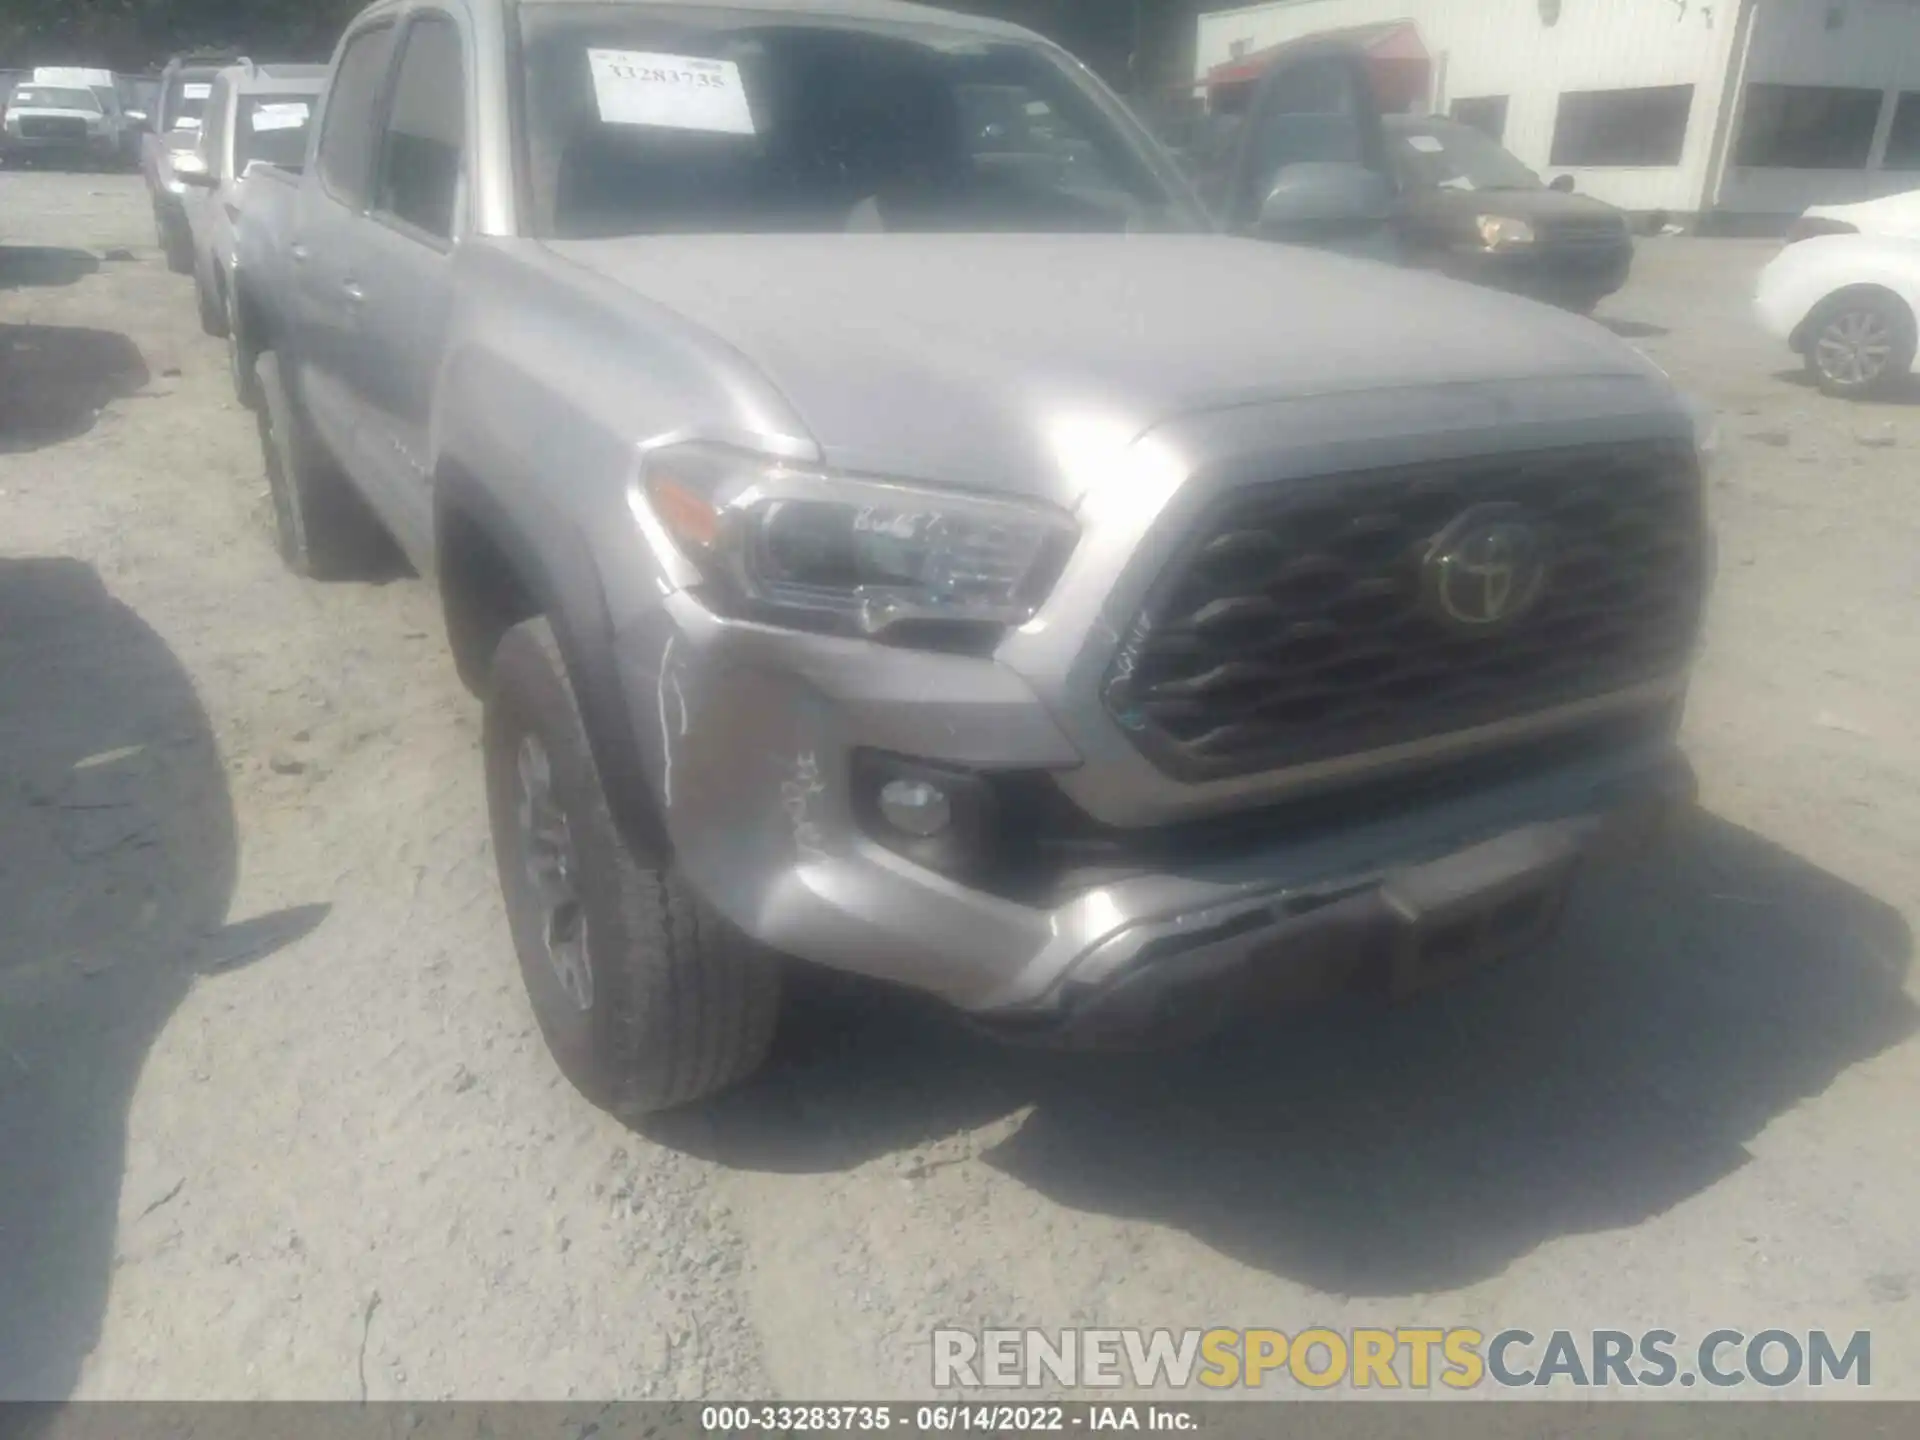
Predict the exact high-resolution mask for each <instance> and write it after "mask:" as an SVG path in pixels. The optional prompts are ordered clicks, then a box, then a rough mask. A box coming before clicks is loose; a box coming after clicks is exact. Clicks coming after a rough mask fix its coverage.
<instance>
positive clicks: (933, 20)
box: [512, 0, 1037, 40]
mask: <svg viewBox="0 0 1920 1440" xmlns="http://www.w3.org/2000/svg"><path fill="white" fill-rule="evenodd" d="M512 3H515V4H517V5H519V6H521V7H523V8H528V9H532V8H536V7H539V6H545V5H563V4H578V3H581V0H512ZM600 3H605V4H609V5H620V6H632V7H634V8H636V9H649V8H650V9H678V10H764V11H767V12H769V13H772V14H782V13H784V14H789V15H813V16H823V17H831V18H834V19H847V20H881V21H893V22H895V23H897V24H902V25H938V26H940V27H941V28H943V29H947V30H961V31H968V32H971V33H973V34H977V35H994V36H998V37H1000V38H1001V39H1006V40H1015V39H1018V40H1033V39H1035V38H1037V37H1036V36H1035V34H1034V32H1033V31H1031V30H1028V29H1026V28H1025V27H1024V26H1020V25H1015V24H1013V23H1012V22H1011V21H1008V20H993V19H989V18H988V17H986V16H984V15H966V14H962V13H961V12H959V11H957V10H942V9H940V8H938V7H937V6H933V5H916V4H912V3H910V0H600Z"/></svg>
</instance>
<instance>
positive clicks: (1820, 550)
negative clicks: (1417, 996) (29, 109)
mask: <svg viewBox="0 0 1920 1440" xmlns="http://www.w3.org/2000/svg"><path fill="white" fill-rule="evenodd" d="M0 241H4V243H5V244H6V245H7V246H10V247H29V246H37V247H44V248H41V249H23V248H12V249H8V250H4V251H0V1397H6V1398H21V1397H62V1396H67V1395H69V1394H71V1395H77V1396H83V1397H178V1398H199V1397H231V1398H243V1397H244V1398H253V1397H262V1398H264V1397H273V1398H344V1399H351V1398H356V1397H361V1396H369V1397H373V1398H382V1397H399V1396H405V1397H416V1398H437V1397H454V1396H458V1397H462V1398H467V1397H475V1398H478V1397H496V1398H512V1397H554V1398H558V1397H565V1396H573V1395H579V1396H605V1397H616V1396H618V1397H641V1396H678V1397H689V1398H691V1397H700V1396H724V1395H762V1396H772V1395H778V1396H786V1397H806V1396H813V1397H846V1396H852V1395H863V1396H899V1397H907V1396H914V1395H921V1394H925V1393H927V1392H928V1391H929V1390H930V1386H931V1377H930V1366H929V1339H928V1334H929V1331H930V1330H931V1329H932V1328H933V1327H934V1326H935V1325H937V1324H942V1323H958V1324H999V1325H1029V1324H1031V1325H1044V1326H1062V1325H1071V1324H1097V1325H1113V1326H1128V1325H1140V1326H1154V1327H1158V1326H1169V1327H1175V1328H1179V1327H1185V1326H1208V1325H1231V1326H1254V1325H1262V1326H1269V1325H1270V1326H1275V1327H1278V1328H1281V1329H1286V1330H1291V1329H1297V1328H1299V1327H1301V1326H1303V1325H1306V1324H1308V1323H1319V1324H1324V1325H1330V1326H1335V1327H1346V1326H1351V1325H1374V1324H1384V1325H1390V1326H1391V1325H1414V1324H1427V1325H1436V1326H1445V1325H1455V1324H1472V1325H1477V1326H1480V1327H1482V1328H1484V1329H1487V1330H1494V1329H1498V1328H1503V1327H1506V1326H1510V1325H1518V1326H1525V1327H1527V1328H1529V1329H1532V1330H1535V1331H1536V1332H1542V1333H1544V1332H1546V1331H1550V1330H1552V1329H1555V1328H1574V1329H1583V1328H1586V1327H1591V1326H1603V1325H1610V1326H1617V1327H1619V1328H1623V1329H1629V1330H1638V1329H1642V1328H1646V1327H1654V1326H1661V1327H1665V1328H1668V1329H1672V1330H1674V1331H1677V1332H1679V1333H1680V1334H1681V1335H1682V1336H1688V1337H1693V1338H1698V1337H1699V1336H1701V1335H1703V1334H1704V1333H1705V1332H1707V1331H1708V1330H1711V1329H1714V1328H1718V1327H1721V1326H1729V1327H1737V1328H1742V1329H1745V1330H1747V1331H1749V1332H1752V1331H1755V1330H1759V1329H1763V1328H1767V1327H1771V1326H1780V1327H1785V1328H1789V1329H1792V1328H1800V1329H1805V1328H1809V1327H1824V1328H1826V1329H1828V1330H1830V1331H1841V1332H1846V1331H1851V1330H1854V1329H1861V1328H1865V1329H1871V1330H1872V1332H1873V1335H1874V1341H1873V1365H1874V1368H1873V1382H1874V1390H1875V1393H1877V1394H1883V1395H1904V1396H1910V1397H1912V1396H1920V1318H1917V1317H1916V1304H1920V1302H1916V1300H1915V1299H1914V1291H1915V1289H1916V1286H1920V1225H1916V1224H1915V1223H1914V1209H1915V1201H1916V1199H1920V1185H1917V1184H1916V1180H1917V1179H1920V1150H1917V1149H1916V1147H1915V1145H1914V1143H1913V1116H1914V1101H1915V1097H1916V1096H1917V1095H1920V1045H1917V1044H1916V1042H1915V1039H1914V1032H1915V1019H1916V1009H1915V1005H1914V1002H1913V982H1912V980H1911V979H1910V977H1909V962H1910V959H1911V951H1912V943H1913V942H1912V929H1911V927H1912V926H1913V924H1914V922H1915V919H1916V916H1917V915H1920V704H1916V696H1917V694H1920V631H1917V630H1916V615H1920V606H1917V605H1916V603H1915V602H1916V600H1920V558H1916V557H1920V534H1916V531H1917V530H1920V520H1917V518H1916V517H1920V502H1917V500H1916V484H1917V483H1920V480H1917V479H1916V466H1915V459H1916V456H1917V455H1920V408H1909V407H1906V406H1902V405H1899V404H1888V405H1879V406H1847V405H1844V404H1840V403H1837V402H1832V401H1828V400H1825V399H1823V398H1822V397H1820V396H1819V395H1817V394H1815V393H1813V392H1811V391H1809V390H1808V389H1807V388H1805V387H1804V386H1803V385H1801V384H1799V383H1797V381H1796V380H1795V379H1794V378H1792V377H1791V376H1790V375H1786V374H1783V373H1782V372H1784V371H1786V370H1787V369H1788V357H1787V356H1785V355H1784V354H1783V353H1782V352H1781V351H1780V350H1779V348H1778V347H1777V346H1776V345H1774V344H1773V343H1772V342H1770V341H1769V340H1767V339H1766V338H1765V337H1763V336H1762V335H1760V334H1759V333H1758V331H1757V330H1756V329H1755V328H1754V327H1753V326H1752V324H1751V323H1750V321H1749V320H1748V318H1747V315H1746V297H1747V296H1748V294H1749V293H1750V290H1751V283H1752V277H1753V275H1754V272H1755V270H1756V269H1757V267H1758V266H1759V265H1760V264H1761V263H1762V261H1763V260H1764V258H1765V257H1766V255H1767V254H1768V253H1769V247H1767V246H1765V245H1762V244H1756V243H1752V242H1738V241H1724V242H1721V241H1714V242H1707V241H1695V240H1690V239H1664V240H1649V241H1646V242H1644V243H1643V245H1642V248H1641V253H1640V257H1639V262H1638V267H1637V274H1636V277H1635V279H1634V282H1633V284H1632V285H1631V287H1630V288H1629V289H1628V290H1627V291H1626V292H1625V293H1623V294H1622V295H1620V296H1618V297H1616V298H1615V299H1614V300H1613V301H1611V302H1609V304H1608V305H1606V306H1605V307H1603V310H1602V312H1601V313H1602V318H1603V319H1604V320H1605V321H1606V323H1608V324H1610V325H1612V326H1613V327H1614V328H1615V329H1616V331H1618V332H1619V333H1621V334H1623V335H1625V336H1627V337H1628V338H1629V339H1630V340H1631V341H1632V342H1633V343H1635V344H1637V345H1640V346H1642V347H1643V348H1644V349H1645V350H1646V351H1647V352H1648V353H1649V354H1651V355H1653V356H1654V357H1656V358H1657V359H1658V360H1659V361H1660V362H1661V363H1662V364H1663V365H1665V366H1666V367H1667V368H1668V369H1669V370H1670V371H1671V372H1672V373H1673V375H1674V376H1675V377H1676V379H1677V380H1678V381H1679V382H1680V383H1681V384H1682V385H1683V386H1685V387H1687V388H1688V389H1690V390H1692V391H1694V392H1695V393H1697V394H1699V395H1701V396H1702V397H1704V398H1705V399H1707V400H1709V401H1711V402H1712V403H1713V404H1714V406H1715V407H1716V408H1717V409H1718V411H1719V413H1720V415H1721V416H1722V419H1723V426H1724V436H1725V441H1724V446H1723V453H1724V460H1723V465H1722V468H1721V470H1720V472H1719V476H1718V478H1717V479H1716V480H1715V482H1714V490H1713V495H1712V503H1713V509H1714V515H1715V520H1716V522H1717V525H1718V528H1719V534H1720V559H1721V579H1720V586H1719V591H1718V595H1717V598H1716V601H1715V605H1714V610H1713V619H1712V624H1711V635H1710V639H1709V643H1708V645H1707V650H1706V655H1705V659H1704V662H1703V664H1702V666H1701V670H1700V676H1699V682H1698V685H1697V688H1696V691H1695V698H1694V702H1693V706H1692V710H1691V715H1690V720H1689V740H1690V747H1691V751H1692V754H1693V756H1694V757H1695V760H1696V762H1697V764H1698V766H1699V768H1700V771H1701V775H1702V779H1703V786H1704V802H1705V803H1704V809H1703V813H1702V814H1701V816H1700V818H1699V819H1698V821H1697V823H1695V824H1693V825H1691V826H1690V827H1688V828H1687V830H1686V831H1685V833H1683V834H1682V835H1680V836H1679V837H1677V838H1676V839H1675V841H1674V842H1673V844H1672V845H1671V846H1670V847H1668V848H1667V849H1665V850H1663V851H1662V852H1661V853H1659V854H1657V855H1653V856H1649V857H1648V858H1647V859H1646V861H1645V862H1644V863H1643V864H1641V865H1640V866H1638V867H1637V868H1635V869H1633V870H1631V871H1628V872H1623V873H1620V874H1616V875H1611V876H1607V877H1601V878H1596V879H1595V880H1593V881H1592V882H1591V883H1589V884H1588V885H1587V887H1586V889H1585V890H1584V892H1583V894H1582V895H1581V896H1580V898H1579V900H1578V902H1577V904H1576V907H1575V910H1574V914H1573V916H1572V919H1571V923H1570V925H1569V928H1568V933H1567V934H1566V936H1565V938H1564V940H1563V942H1562V943H1560V944H1559V945H1557V946H1556V948H1555V949H1554V951H1553V952H1552V953H1551V954H1548V955H1545V956H1542V957H1540V958H1539V959H1538V960H1537V961H1535V962H1531V963H1528V964H1526V965H1524V966H1521V967H1517V968H1514V969H1509V970H1506V971H1503V972H1501V973H1499V974H1497V975H1492V976H1487V977H1484V978H1483V979H1481V980H1479V981H1476V982H1474V983H1471V984H1469V985H1467V986H1464V987H1462V988H1460V989H1457V990H1454V991H1451V992H1448V993H1447V994H1445V995H1442V996H1439V997H1436V998H1434V999H1433V1000H1432V1001H1430V1002H1427V1003H1423V1004H1421V1005H1418V1006H1415V1007H1412V1008H1409V1009H1405V1010H1399V1011H1394V1012H1391V1013H1380V1012H1379V1011H1376V1010H1372V1009H1361V1008H1356V1009H1354V1010H1352V1011H1348V1010H1336V1011H1329V1012H1322V1013H1318V1014H1315V1015H1311V1016H1306V1017H1300V1018H1298V1019H1290V1020H1286V1021H1280V1022H1275V1023H1273V1024H1270V1025H1267V1026H1264V1027H1262V1028H1260V1029H1258V1030H1257V1031H1255V1032H1253V1033H1249V1034H1245V1035H1241V1036H1236V1037H1233V1038H1231V1039H1229V1040H1226V1041H1222V1042H1220V1043H1217V1044H1215V1045H1212V1046H1209V1047H1206V1048H1205V1049H1203V1050H1201V1051H1198V1052H1194V1053H1190V1054H1185V1055H1179V1056H1171V1057H1163V1058H1154V1059H1146V1060H1143V1059H1137V1058H1136V1059H1087V1058H1076V1057H1055V1056H1045V1055H1032V1054H1010V1053H1008V1052H1005V1051H1003V1050H1000V1049H998V1048H996V1047H994V1046H993V1045H991V1044H988V1043H985V1042H982V1041H979V1040H975V1039H973V1038H970V1037H969V1036H968V1035H967V1034H965V1033H964V1032H962V1031H961V1030H960V1029H959V1028H958V1027H957V1026H955V1025H954V1024H953V1023H951V1022H950V1021H949V1020H947V1019H946V1018H945V1017H943V1016H941V1015H939V1014H937V1013H934V1012H930V1011H928V1010H925V1009H923V1008H921V1007H919V1006H917V1005H914V1004H910V1003H906V1002H903V1001H900V1000H896V999H891V998H882V997H878V996H874V995H869V994H860V993H849V994H841V993H837V992H834V991H832V990H831V989H828V990H824V991H822V992H821V993H820V994H819V995H816V996H815V997H813V998H812V999H811V1000H810V1001H809V1002H808V1007H807V1013H806V1014H805V1015H804V1016H803V1019H802V1023H800V1024H798V1025H796V1026H795V1027H794V1030H793V1034H792V1036H791V1037H790V1038H789V1039H788V1040H786V1041H785V1042H784V1043H783V1047H782V1050H781V1053H780V1056H779V1058H778V1062H777V1064H776V1065H775V1067H774V1068H773V1069H772V1071H771V1072H770V1073H769V1074H768V1075H767V1076H766V1077H765V1078H764V1079H763V1080H762V1081H761V1082H759V1083H758V1084H756V1085H755V1086H753V1087H752V1088H750V1089H749V1090H747V1091H745V1092H744V1093H742V1094H739V1095H737V1096H735V1097H732V1098H730V1099H728V1100H727V1101H725V1102H724V1103H722V1104H720V1105H718V1106H716V1107H713V1108H712V1109H711V1110H709V1111H707V1112H704V1113H702V1114H700V1115H697V1116H692V1117H681V1118H676V1119H674V1120H672V1121H670V1122H666V1121H663V1122H660V1123H657V1124H655V1125H652V1126H650V1127H648V1128H647V1129H646V1130H645V1131H632V1130H628V1129H624V1128H622V1127H621V1126H619V1125H618V1124H616V1123H615V1122H614V1121H612V1120H610V1119H608V1118H607V1117H605V1116H604V1115H602V1114H600V1113H598V1112H597V1111H595V1110H593V1109H592V1108H590V1107H589V1106H588V1105H586V1104H585V1103H584V1102H583V1101H581V1100H580V1099H579V1098H578V1097H577V1096H576V1095H575V1094H574V1093H573V1092H572V1091H571V1090H570V1089H569V1088H568V1087H567V1086H566V1084H565V1083H564V1082H563V1081H562V1080H561V1079H560V1077H559V1075H558V1074H557V1072H556V1071H555V1069H554V1067H553V1066H552V1064H551V1063H550V1061H549V1060H548V1058H547V1055H546V1053H545V1051H544V1049H543V1047H542V1045H541V1043H540V1040H539V1038H538V1035H537V1034H536V1032H535V1030H534V1026H533V1021H532V1018H531V1015H530V1013H529V1011H528V1008H527V1005H526V1002H525V999H524V997H523V995H522V992H521V986H520V981H519V977H518V974H517V971H516V968H515V965H514V961H513V956H512V953H511V950H510V947H509V943H508V939H507V934H506V928H505V925H504V923H503V919H502V915H501V911H500V906H499V902H498V899H497V897H496V894H495V882H494V877H493V873H492V861H491V857H490V855H489V853H488V842H487V838H486V828H485V824H484V817H483V813H482V800H481V794H480V772H479V766H478V763H477V757H476V752H475V738H476V730H477V727H476V719H477V711H476V707H475V705H474V704H473V702H472V701H471V700H470V699H469V698H468V697H467V696H466V694H465V693H464V692H463V691H462V690H461V688H460V687H459V685H458V683H457V682H456V680H455V678H454V674H453V669H452V666H451V664H450V662H449V660H448V657H447V653H446V647H445V644H444V639H443V636H442V632H441V626H440V621H439V617H438V614H437V612H436V608H435V605H434V601H433V596H432V595H431V594H430V593H429V591H428V590H427V589H426V588H425V587H424V586H422V585H421V584H420V583H419V582H418V581H415V580H396V581H393V582H390V583H387V584H383V585H332V586H315V585H311V584H306V583H302V582H300V581H297V580H295V579H293V578H292V577H290V576H288V575H287V574H285V573H284V572H283V571H282V569H281V568H280V566H279V564H278V562H277V561H276V559H275V558H274V556H273V554H272V552H271V550H270V548H269V546H268V543H267V540H266V538H265V528H264V525H263V523H262V520H261V512H262V508H263V492H262V480H261V473H260V463H259V452H258V448H257V443H256V440H255V436H254V430H253V425H252V420H251V417H250V416H248V415H247V414H246V413H245V412H244V411H242V410H241V409H239V408H238V407H237V406H236V405H235V403H234V401H233V399H232V397H231V394H230V391H229V389H228V382H227V377H226V373H225V368H224V366H225V355H224V351H223V349H222V348H221V346H220V345H219V344H218V343H217V342H215V341H212V340H209V339H207V338H205V337H203V336H202V335H201V334H200V333H199V332H198V329H197V325H196V322H195V318H194V308H193V303H192V295H191V288H190V286H189V285H188V283H187V282H186V281H184V280H181V279H178V278H176V277H173V276H170V275H168V274H167V273H166V272H165V270H164V268H163V266H162V265H161V262H160V260H159V258H158V255H157V253H156V251H155V248H154V244H153V234H152V227H151V224H150V221H149V217H148V215H147V211H146V206H145V201H144V197H143V194H142V192H141V190H140V187H139V182H138V181H137V180H136V179H130V178H126V177H119V176H110V177H102V176H65V175H52V174H28V175H18V174H5V175H0Z"/></svg>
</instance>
